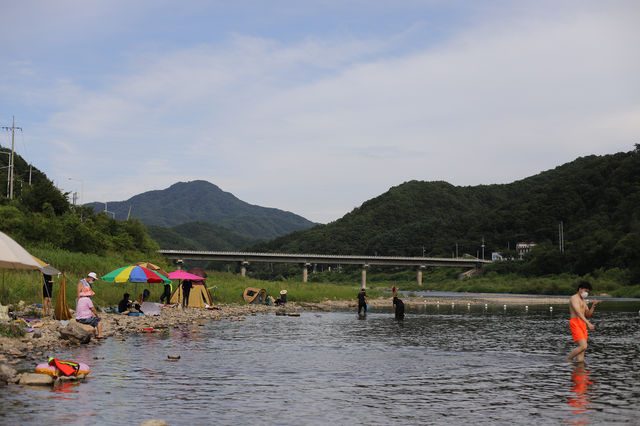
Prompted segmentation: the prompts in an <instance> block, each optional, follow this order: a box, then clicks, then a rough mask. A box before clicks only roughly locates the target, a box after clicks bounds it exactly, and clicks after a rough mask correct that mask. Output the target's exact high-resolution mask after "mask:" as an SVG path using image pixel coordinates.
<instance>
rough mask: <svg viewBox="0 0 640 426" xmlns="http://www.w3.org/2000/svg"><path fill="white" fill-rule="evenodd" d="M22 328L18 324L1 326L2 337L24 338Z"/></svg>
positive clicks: (0, 333) (0, 334)
mask: <svg viewBox="0 0 640 426" xmlns="http://www.w3.org/2000/svg"><path fill="white" fill-rule="evenodd" d="M24 334H25V333H24V330H23V329H22V326H20V324H17V323H13V322H11V323H8V324H0V336H5V337H22V336H24Z"/></svg>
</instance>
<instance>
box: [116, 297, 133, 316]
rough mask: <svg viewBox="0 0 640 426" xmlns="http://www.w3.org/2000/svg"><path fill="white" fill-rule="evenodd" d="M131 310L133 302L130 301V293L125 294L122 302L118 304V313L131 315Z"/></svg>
mask: <svg viewBox="0 0 640 426" xmlns="http://www.w3.org/2000/svg"><path fill="white" fill-rule="evenodd" d="M130 309H131V302H130V301H129V293H125V294H124V295H123V296H122V300H121V301H120V302H119V303H118V312H120V313H121V314H122V313H125V312H127V313H129V310H130Z"/></svg>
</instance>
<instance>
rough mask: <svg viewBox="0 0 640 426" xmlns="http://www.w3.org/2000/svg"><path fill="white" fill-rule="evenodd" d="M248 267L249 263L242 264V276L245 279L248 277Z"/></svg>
mask: <svg viewBox="0 0 640 426" xmlns="http://www.w3.org/2000/svg"><path fill="white" fill-rule="evenodd" d="M247 266H249V262H247V261H244V262H242V263H241V264H240V275H242V276H243V277H246V276H247Z"/></svg>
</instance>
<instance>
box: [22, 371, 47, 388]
mask: <svg viewBox="0 0 640 426" xmlns="http://www.w3.org/2000/svg"><path fill="white" fill-rule="evenodd" d="M53 380H54V379H53V377H51V376H50V375H48V374H38V373H24V374H23V375H22V376H20V381H19V382H18V384H19V385H25V386H47V385H48V386H51V385H52V384H53Z"/></svg>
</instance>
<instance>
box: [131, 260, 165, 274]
mask: <svg viewBox="0 0 640 426" xmlns="http://www.w3.org/2000/svg"><path fill="white" fill-rule="evenodd" d="M136 265H138V266H142V267H143V268H147V269H151V270H152V271H154V272H157V273H159V274H160V275H162V276H163V277H166V276H168V275H169V274H167V273H166V272H165V271H164V270H163V269H162V268H161V267H159V266H158V265H154V264H153V263H149V262H136Z"/></svg>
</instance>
